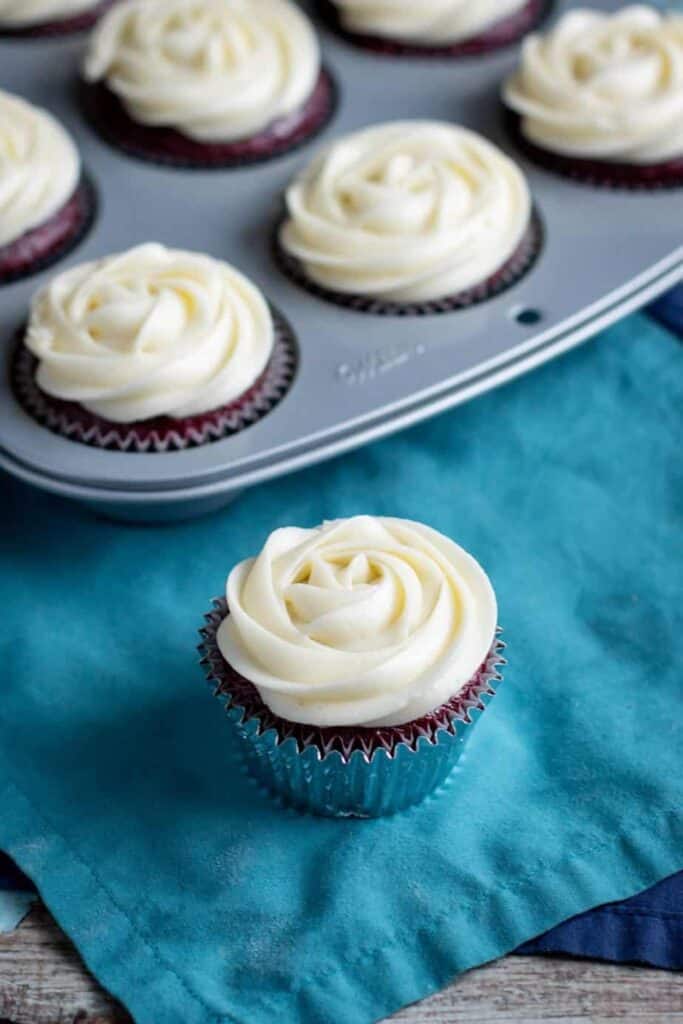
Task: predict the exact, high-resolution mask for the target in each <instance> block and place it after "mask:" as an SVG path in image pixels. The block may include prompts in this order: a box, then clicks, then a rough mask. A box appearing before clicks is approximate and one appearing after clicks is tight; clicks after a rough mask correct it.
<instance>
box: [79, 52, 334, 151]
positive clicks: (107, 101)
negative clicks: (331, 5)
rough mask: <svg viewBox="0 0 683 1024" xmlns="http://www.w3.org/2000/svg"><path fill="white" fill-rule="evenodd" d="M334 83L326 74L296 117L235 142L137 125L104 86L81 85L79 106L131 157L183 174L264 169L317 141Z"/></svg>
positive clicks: (323, 71) (331, 112)
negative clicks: (201, 139)
mask: <svg viewBox="0 0 683 1024" xmlns="http://www.w3.org/2000/svg"><path fill="white" fill-rule="evenodd" d="M337 93H338V90H337V85H336V83H335V80H334V78H333V77H332V75H331V74H330V72H329V71H328V70H327V68H322V69H321V71H320V76H319V78H318V81H317V83H316V85H315V87H314V89H313V92H312V93H311V95H310V96H309V97H308V99H307V100H306V101H305V103H304V104H303V105H302V106H301V107H300V108H299V109H298V110H295V111H294V112H293V113H292V114H288V115H287V116H286V117H281V118H278V120H277V121H275V122H274V123H273V124H271V125H269V126H268V127H267V128H264V129H263V131H260V132H257V133H256V134H255V135H252V136H249V137H248V138H244V139H236V140H234V141H233V142H199V141H197V140H196V139H191V138H190V137H189V136H188V135H184V134H183V133H182V132H180V131H178V130H177V129H175V128H170V127H163V126H150V125H144V124H141V123H139V122H137V121H135V120H134V119H133V118H132V117H131V116H130V115H129V114H128V112H127V111H126V109H125V107H124V105H123V103H122V102H121V100H120V99H119V98H118V96H116V94H115V93H114V92H112V91H111V90H110V89H109V88H108V86H107V85H106V84H105V83H104V82H93V83H91V82H84V81H82V82H81V83H80V99H81V105H82V107H83V110H84V112H85V115H86V117H87V118H88V120H89V121H90V123H91V124H92V126H93V128H94V129H95V131H96V132H97V133H98V134H99V135H100V136H101V137H102V138H103V139H104V140H105V141H106V142H108V143H109V144H110V145H112V146H115V147H116V148H117V149H121V150H123V151H124V152H125V153H128V154H129V155H130V156H134V157H137V158H138V159H140V160H148V161H150V162H152V163H156V164H161V165H167V166H170V167H179V168H183V169H185V170H191V169H192V168H195V169H201V170H212V169H229V168H231V167H244V166H247V165H249V164H257V163H263V162H264V161H266V160H272V159H274V158H275V157H278V156H282V155H283V154H285V153H290V152H292V151H293V150H294V149H297V148H298V147H299V146H303V145H304V144H305V143H307V142H309V141H310V140H311V139H313V138H314V137H315V136H316V135H318V133H319V132H321V131H322V130H323V128H324V127H325V126H326V125H327V123H328V122H329V121H330V119H331V118H332V116H333V115H334V113H335V110H336V108H337V99H338V95H337Z"/></svg>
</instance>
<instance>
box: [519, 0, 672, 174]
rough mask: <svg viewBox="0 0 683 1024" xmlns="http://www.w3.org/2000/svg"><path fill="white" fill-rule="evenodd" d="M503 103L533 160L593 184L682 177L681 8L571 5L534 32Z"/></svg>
mask: <svg viewBox="0 0 683 1024" xmlns="http://www.w3.org/2000/svg"><path fill="white" fill-rule="evenodd" d="M503 96H504V101H505V104H506V107H507V110H508V121H509V125H510V128H511V130H512V132H513V135H514V137H515V139H516V141H517V143H518V144H519V145H520V146H521V148H522V149H523V150H524V151H525V152H526V153H527V154H528V155H529V157H530V158H531V159H532V160H534V161H535V162H536V163H539V164H541V165H542V166H543V167H546V168H548V169H549V170H551V171H554V172H556V173H559V174H562V175H564V176H568V177H570V178H574V179H576V180H578V181H584V182H588V183H590V184H593V185H599V186H607V187H625V188H666V187H673V186H677V185H682V184H683V14H675V13H671V14H662V13H661V12H659V11H657V10H655V9H654V8H653V7H647V6H644V5H632V6H627V7H624V8H623V9H622V10H620V11H618V12H617V13H616V14H604V13H601V12H599V11H592V10H588V9H579V10H574V11H569V12H568V13H567V14H566V15H565V16H564V17H562V18H560V20H559V21H558V22H557V24H556V25H555V26H554V27H553V28H552V29H551V30H550V31H549V32H548V33H547V34H546V35H533V36H530V37H529V38H528V39H527V40H526V41H525V43H524V46H523V48H522V54H521V59H520V63H519V67H518V69H517V70H516V72H515V73H514V74H513V75H512V76H511V78H510V79H509V80H508V81H507V83H506V84H505V88H504V93H503Z"/></svg>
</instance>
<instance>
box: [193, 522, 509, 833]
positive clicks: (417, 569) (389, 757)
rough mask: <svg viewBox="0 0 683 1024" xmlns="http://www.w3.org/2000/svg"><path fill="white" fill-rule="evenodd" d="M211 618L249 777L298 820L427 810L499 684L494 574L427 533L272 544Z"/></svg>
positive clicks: (310, 536)
mask: <svg viewBox="0 0 683 1024" xmlns="http://www.w3.org/2000/svg"><path fill="white" fill-rule="evenodd" d="M214 604H215V607H214V609H213V610H212V611H211V612H210V613H209V614H208V615H207V616H206V623H207V624H206V626H205V628H204V629H203V630H202V636H203V640H202V644H201V646H200V651H201V653H202V655H203V664H204V666H205V667H206V669H207V674H208V677H209V680H210V681H211V682H212V683H213V684H214V685H215V688H216V690H215V692H216V694H217V696H219V697H220V698H222V700H223V701H224V702H225V705H226V707H227V710H228V712H229V715H230V718H231V719H232V721H233V723H234V725H235V728H236V730H237V734H238V737H239V741H240V747H241V750H242V752H243V754H244V757H245V759H246V765H247V767H248V769H249V771H250V772H251V773H252V775H253V776H254V777H255V778H256V779H257V780H258V781H259V782H260V783H262V784H263V785H264V786H265V787H266V788H267V789H268V790H270V791H271V792H272V793H275V794H276V795H278V796H280V797H282V798H283V799H284V800H285V801H286V802H287V803H289V804H292V805H294V806H295V807H297V808H300V809H302V810H310V811H313V812H315V813H319V814H324V815H329V816H356V817H376V816H379V815H383V814H391V813H393V812H395V811H399V810H402V809H404V808H406V807H409V806H411V805H412V804H415V803H418V802H419V801H420V800H422V799H424V797H426V796H427V795H428V794H429V793H431V792H432V791H433V790H434V789H435V788H436V787H437V786H439V785H440V784H441V783H442V782H444V781H445V779H446V778H447V777H448V775H449V774H450V772H451V771H452V769H453V767H454V766H455V764H456V762H457V761H458V758H459V757H460V754H461V752H462V749H463V745H464V742H465V740H466V739H467V738H468V737H469V734H470V732H471V727H472V725H473V723H474V720H475V718H476V717H478V712H480V711H483V710H484V706H485V703H486V701H487V700H488V699H489V698H490V697H491V696H492V694H493V684H494V683H495V682H497V681H499V679H500V676H499V675H498V671H497V665H499V664H502V658H501V650H502V647H503V645H502V644H501V643H500V641H499V639H498V632H499V631H498V629H497V626H496V622H497V608H496V598H495V595H494V592H493V589H492V587H491V584H490V582H489V580H488V578H487V576H486V574H485V573H484V571H483V569H482V568H481V566H479V565H478V563H477V562H476V561H475V560H474V559H473V558H472V557H471V556H470V555H468V554H467V553H466V552H465V551H463V549H462V548H460V547H458V545H457V544H454V543H453V541H451V540H449V539H448V538H447V537H444V536H443V535H442V534H440V533H437V531H436V530H433V529H430V528H429V527H428V526H423V525H422V524H421V523H415V522H409V521H407V520H403V519H391V518H375V517H373V516H355V517H354V518H352V519H339V520H336V521H334V522H328V523H324V524H323V525H322V526H319V527H317V528H315V529H312V530H305V529H296V528H293V527H291V528H285V529H280V530H276V531H275V532H274V533H272V534H271V535H270V537H269V538H268V540H267V541H266V544H265V546H264V547H263V549H262V551H261V553H260V554H259V555H258V557H257V558H251V559H248V560H247V561H245V562H242V563H240V564H239V565H237V566H236V567H235V568H234V569H233V570H232V572H231V573H230V576H229V577H228V582H227V600H223V599H221V600H219V601H216V602H214ZM473 712H475V713H473Z"/></svg>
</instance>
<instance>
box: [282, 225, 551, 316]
mask: <svg viewBox="0 0 683 1024" xmlns="http://www.w3.org/2000/svg"><path fill="white" fill-rule="evenodd" d="M281 223H282V222H280V224H281ZM280 224H278V226H277V228H276V230H275V235H274V239H273V256H274V259H275V262H276V263H277V265H278V266H279V267H280V269H281V270H282V272H283V273H284V274H286V276H287V277H289V278H290V280H292V281H294V283H295V284H298V285H299V286H300V287H301V288H305V289H306V291H308V292H311V294H312V295H316V296H317V297H318V298H320V299H325V300H326V301H327V302H333V303H334V304H335V305H336V306H343V307H344V308H345V309H352V310H354V311H355V312H357V313H373V314H376V315H378V316H430V315H432V314H435V313H453V312H454V311H456V310H459V309H469V308H470V306H475V305H477V304H478V303H480V302H486V301H487V300H488V299H493V298H495V297H496V296H497V295H500V294H501V293H502V292H504V291H507V289H508V288H512V286H513V285H514V284H516V283H517V282H518V281H519V280H521V278H523V277H524V275H525V274H527V273H528V272H529V271H530V270H531V268H532V267H533V265H534V263H535V262H536V260H537V259H538V256H539V255H540V252H541V249H542V247H543V222H542V221H541V217H540V215H539V213H538V211H537V210H533V211H532V214H531V217H530V219H529V225H528V227H527V229H526V231H525V233H524V235H523V236H522V240H521V242H520V243H519V245H518V246H517V248H516V249H515V251H514V252H513V254H512V256H510V258H509V259H508V260H506V262H505V263H504V264H503V265H502V266H501V267H499V268H498V270H496V271H495V272H494V273H493V274H491V275H490V276H489V277H487V278H486V279H485V280H484V281H481V282H480V283H479V284H476V285H473V286H472V287H471V288H467V289H465V290H463V291H461V292H458V293H457V294H455V295H448V296H445V297H444V298H442V299H432V300H430V301H428V302H389V301H386V300H385V299H378V298H374V297H373V296H370V295H349V294H346V293H345V292H338V291H335V290H334V289H332V288H326V287H325V286H324V285H321V284H318V283H317V282H315V281H313V280H312V279H311V278H310V277H309V276H308V274H307V273H306V269H305V267H304V266H303V264H302V263H301V262H300V260H298V259H296V257H294V256H290V254H289V253H287V252H285V250H284V249H283V248H282V246H281V245H280V242H279V237H278V236H279V233H280Z"/></svg>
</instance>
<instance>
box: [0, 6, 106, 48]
mask: <svg viewBox="0 0 683 1024" xmlns="http://www.w3.org/2000/svg"><path fill="white" fill-rule="evenodd" d="M116 2H117V0H100V3H96V4H94V5H93V7H92V8H91V10H89V11H83V13H82V14H74V15H71V16H67V17H66V18H53V19H52V20H51V21H41V22H39V23H38V24H37V25H24V26H20V27H17V28H9V27H5V28H0V39H5V38H7V39H45V38H48V37H50V36H67V35H72V34H73V33H75V32H85V31H87V29H89V28H92V27H93V25H95V23H96V22H97V21H98V20H99V19H100V18H101V17H102V15H103V14H104V13H105V12H106V11H107V10H108V8H109V7H111V6H112V5H113V4H115V3H116Z"/></svg>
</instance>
